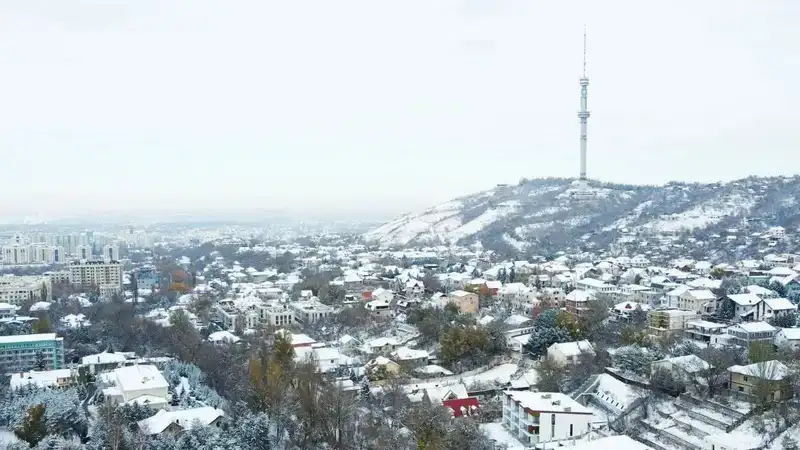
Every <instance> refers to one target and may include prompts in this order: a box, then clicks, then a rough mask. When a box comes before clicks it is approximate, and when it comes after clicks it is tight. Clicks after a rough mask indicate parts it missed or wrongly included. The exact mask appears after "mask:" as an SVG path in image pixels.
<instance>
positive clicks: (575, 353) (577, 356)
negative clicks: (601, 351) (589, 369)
mask: <svg viewBox="0 0 800 450" xmlns="http://www.w3.org/2000/svg"><path fill="white" fill-rule="evenodd" d="M591 356H594V347H592V344H591V343H590V342H589V341H587V340H583V341H575V342H561V343H556V344H553V345H551V346H550V347H548V348H547V358H548V359H550V360H552V361H555V362H556V363H558V364H562V365H565V364H579V363H580V362H581V359H582V358H584V357H591Z"/></svg>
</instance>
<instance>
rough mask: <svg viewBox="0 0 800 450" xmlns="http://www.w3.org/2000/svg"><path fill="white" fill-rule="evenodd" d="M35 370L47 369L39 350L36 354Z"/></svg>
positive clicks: (42, 354) (42, 353)
mask: <svg viewBox="0 0 800 450" xmlns="http://www.w3.org/2000/svg"><path fill="white" fill-rule="evenodd" d="M35 368H36V370H40V371H41V370H45V369H47V361H45V359H44V352H43V351H41V350H39V351H37V352H36V365H35Z"/></svg>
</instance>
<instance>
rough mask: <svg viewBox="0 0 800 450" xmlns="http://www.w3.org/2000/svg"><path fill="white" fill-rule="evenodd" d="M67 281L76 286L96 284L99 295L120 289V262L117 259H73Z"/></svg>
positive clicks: (112, 292) (116, 291) (119, 290)
mask: <svg viewBox="0 0 800 450" xmlns="http://www.w3.org/2000/svg"><path fill="white" fill-rule="evenodd" d="M68 270H69V281H70V283H72V284H74V285H77V286H98V287H99V288H100V294H101V295H111V294H114V293H119V292H121V291H122V263H120V262H119V261H108V262H106V261H85V260H81V261H73V262H72V263H70V265H69V269H68Z"/></svg>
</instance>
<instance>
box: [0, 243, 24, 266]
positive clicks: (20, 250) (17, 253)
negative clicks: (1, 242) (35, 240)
mask: <svg viewBox="0 0 800 450" xmlns="http://www.w3.org/2000/svg"><path fill="white" fill-rule="evenodd" d="M30 263H31V246H30V245H27V244H9V245H6V246H3V264H7V265H18V264H30Z"/></svg>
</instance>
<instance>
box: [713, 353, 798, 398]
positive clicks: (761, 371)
mask: <svg viewBox="0 0 800 450" xmlns="http://www.w3.org/2000/svg"><path fill="white" fill-rule="evenodd" d="M789 372H790V371H789V368H788V367H786V365H785V364H783V363H782V362H780V361H765V362H761V363H756V364H749V365H746V366H731V367H729V368H728V374H729V375H730V382H729V389H730V390H732V391H734V392H740V393H743V394H748V395H751V396H754V397H756V398H757V397H765V398H764V399H763V400H766V401H781V400H785V399H787V398H790V397H791V396H792V388H791V386H790V385H789V383H788V382H787V381H786V378H787V377H788V376H789V374H790V373H789Z"/></svg>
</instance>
